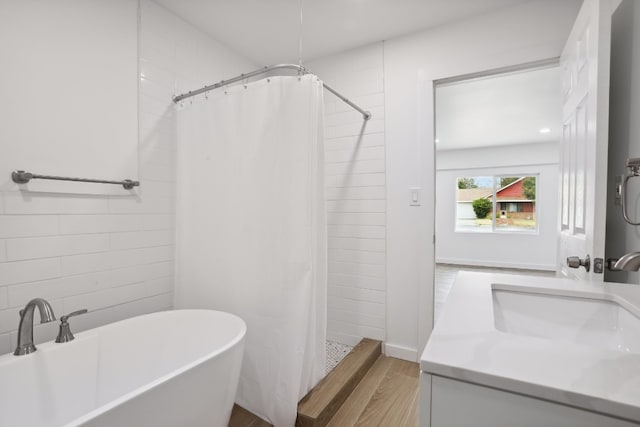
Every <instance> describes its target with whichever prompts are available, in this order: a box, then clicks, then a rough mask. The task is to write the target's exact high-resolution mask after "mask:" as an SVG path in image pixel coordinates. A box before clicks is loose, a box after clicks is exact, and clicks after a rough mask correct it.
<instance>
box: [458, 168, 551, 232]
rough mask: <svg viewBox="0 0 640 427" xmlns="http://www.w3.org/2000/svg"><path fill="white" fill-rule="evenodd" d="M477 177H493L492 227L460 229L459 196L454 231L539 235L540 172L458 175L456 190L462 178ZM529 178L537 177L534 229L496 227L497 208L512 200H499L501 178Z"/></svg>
mask: <svg viewBox="0 0 640 427" xmlns="http://www.w3.org/2000/svg"><path fill="white" fill-rule="evenodd" d="M476 177H491V179H492V182H493V192H492V194H491V206H492V215H491V227H490V228H489V229H482V230H476V231H470V230H466V229H460V228H458V199H457V197H454V198H453V199H454V204H455V209H454V219H455V220H454V230H453V231H454V233H467V234H477V233H480V234H482V233H485V234H515V235H521V234H526V235H538V234H540V223H539V222H538V212H539V208H540V206H539V204H538V200H539V198H540V188H539V187H540V185H539V184H540V173H539V172H535V173H523V174H518V173H500V174H482V175H481V174H477V175H475V176H471V175H462V176H456V178H455V183H454V184H455V187H454V189H455V191H457V189H458V181H459V180H460V179H461V178H476ZM516 177H518V178H527V177H534V178H535V179H536V195H535V199H534V200H533V204H534V210H533V214H534V216H535V228H533V229H523V230H513V229H509V230H501V229H500V227H496V216H497V215H496V214H497V212H498V210H497V208H498V206H499V203H505V204H507V206H508V205H509V204H511V203H512V202H498V200H497V197H496V195H497V192H498V189H499V187H498V182H500V180H501V179H502V178H516Z"/></svg>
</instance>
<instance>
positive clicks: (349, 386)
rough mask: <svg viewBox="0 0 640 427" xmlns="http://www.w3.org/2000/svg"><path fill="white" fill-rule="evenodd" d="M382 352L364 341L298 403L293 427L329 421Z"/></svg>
mask: <svg viewBox="0 0 640 427" xmlns="http://www.w3.org/2000/svg"><path fill="white" fill-rule="evenodd" d="M381 352H382V343H381V342H380V341H377V340H372V339H368V338H364V339H363V340H362V341H360V342H359V343H358V344H357V345H356V346H355V347H354V348H353V349H352V350H351V352H349V354H347V355H346V356H345V358H344V359H342V361H341V362H340V363H339V364H338V366H336V367H335V369H333V370H332V371H331V372H329V374H328V375H327V376H326V377H324V378H323V379H322V380H321V381H320V382H319V383H318V385H316V386H315V387H314V388H313V390H311V391H310V392H309V393H308V394H307V395H306V396H305V397H304V398H303V399H302V400H300V402H299V403H298V419H297V420H296V426H297V427H323V426H326V425H327V423H328V422H329V420H331V418H333V416H334V415H335V413H336V412H337V411H338V409H339V408H340V407H341V406H342V404H343V403H344V402H345V400H347V398H348V397H349V395H351V393H352V392H353V390H354V389H355V388H356V387H357V385H358V384H359V383H360V381H361V380H362V379H363V378H364V376H365V375H366V374H367V372H368V371H369V369H370V368H371V366H373V364H374V363H375V361H376V360H377V359H378V357H379V356H380V354H381Z"/></svg>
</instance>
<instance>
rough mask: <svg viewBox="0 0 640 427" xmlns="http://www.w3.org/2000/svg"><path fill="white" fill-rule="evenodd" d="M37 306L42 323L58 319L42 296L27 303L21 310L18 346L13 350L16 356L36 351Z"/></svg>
mask: <svg viewBox="0 0 640 427" xmlns="http://www.w3.org/2000/svg"><path fill="white" fill-rule="evenodd" d="M36 307H38V311H39V312H40V323H48V322H51V321H54V320H56V316H55V315H54V314H53V308H51V305H50V304H49V303H48V302H47V301H45V300H43V299H42V298H34V299H32V300H31V301H29V302H28V303H27V305H26V306H25V307H24V309H22V310H20V326H19V327H18V346H17V347H16V351H14V352H13V354H14V355H16V356H24V355H25V354H29V353H33V352H34V351H36V346H35V345H34V344H33V312H34V311H35V309H36Z"/></svg>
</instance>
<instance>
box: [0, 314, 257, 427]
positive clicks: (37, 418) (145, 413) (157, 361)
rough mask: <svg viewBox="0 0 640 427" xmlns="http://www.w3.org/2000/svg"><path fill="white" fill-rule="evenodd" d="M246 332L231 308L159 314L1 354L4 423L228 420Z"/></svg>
mask: <svg viewBox="0 0 640 427" xmlns="http://www.w3.org/2000/svg"><path fill="white" fill-rule="evenodd" d="M36 318H37V316H36ZM72 327H73V323H72ZM245 333H246V326H245V323H244V321H242V320H241V319H240V318H238V317H236V316H234V315H232V314H229V313H223V312H219V311H212V310H176V311H165V312H159V313H152V314H147V315H143V316H139V317H134V318H131V319H127V320H123V321H120V322H116V323H112V324H109V325H106V326H101V327H99V328H95V329H91V330H88V331H85V332H80V333H77V334H76V335H75V337H76V339H75V340H73V341H71V342H68V343H64V344H56V343H54V342H47V343H44V344H40V345H38V351H36V352H35V353H32V354H29V355H26V356H14V355H13V354H7V355H4V356H0V426H7V427H9V426H24V427H26V426H34V427H35V426H47V427H49V426H51V427H53V426H64V427H71V426H80V425H82V426H91V427H114V426H118V427H128V426H132V427H133V426H136V427H145V426H149V427H152V426H153V427H158V426H166V427H177V426H180V427H186V426H193V427H196V426H197V427H201V426H207V427H217V426H220V427H226V426H227V423H228V422H229V417H230V415H231V409H232V407H233V402H234V399H235V394H236V388H237V385H238V379H239V375H240V367H241V364H242V352H243V350H244V337H245Z"/></svg>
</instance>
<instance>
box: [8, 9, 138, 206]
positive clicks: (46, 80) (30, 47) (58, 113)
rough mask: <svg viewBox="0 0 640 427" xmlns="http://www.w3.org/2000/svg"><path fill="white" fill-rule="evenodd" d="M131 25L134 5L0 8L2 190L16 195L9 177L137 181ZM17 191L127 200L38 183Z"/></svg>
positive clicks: (104, 189)
mask: <svg viewBox="0 0 640 427" xmlns="http://www.w3.org/2000/svg"><path fill="white" fill-rule="evenodd" d="M137 17H138V3H137V1H131V0H113V1H108V2H105V1H101V0H85V1H76V0H72V1H68V2H41V1H38V0H23V1H4V2H0V40H2V42H1V43H0V58H2V64H3V66H2V69H1V70H0V76H1V82H2V83H0V84H2V96H3V102H2V103H0V116H1V117H2V118H3V121H2V126H0V141H2V142H3V147H2V150H3V151H5V150H7V154H8V155H3V156H0V191H2V190H6V191H15V190H17V187H16V186H15V184H14V183H13V182H11V180H7V178H8V177H9V176H10V173H11V171H12V170H15V169H22V170H27V171H30V172H32V173H37V174H45V175H62V176H80V177H89V178H101V179H109V180H122V179H125V178H129V179H138V43H137V38H138V19H137ZM116 27H117V28H118V31H117V32H115V31H114V30H113V29H114V28H116ZM80 160H81V161H80ZM5 180H6V181H5ZM21 188H22V189H24V190H28V191H31V192H36V191H42V192H57V193H62V192H65V193H69V192H72V193H88V194H117V195H125V194H128V192H126V191H123V189H122V187H120V188H118V187H116V186H113V185H111V186H110V185H91V184H86V185H85V184H79V183H65V182H60V181H56V182H52V181H44V180H34V181H32V182H30V183H29V184H27V185H23V186H21ZM23 194H24V193H23Z"/></svg>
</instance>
